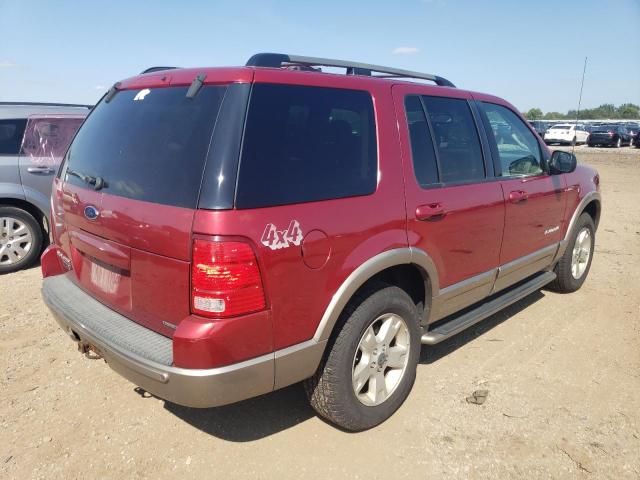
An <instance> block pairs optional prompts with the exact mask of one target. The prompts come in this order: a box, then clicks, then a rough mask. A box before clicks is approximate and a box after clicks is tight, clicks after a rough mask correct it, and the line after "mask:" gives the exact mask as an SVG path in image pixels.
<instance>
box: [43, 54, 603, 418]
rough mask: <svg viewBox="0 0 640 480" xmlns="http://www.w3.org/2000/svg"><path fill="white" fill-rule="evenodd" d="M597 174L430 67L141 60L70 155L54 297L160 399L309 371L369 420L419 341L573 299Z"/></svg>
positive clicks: (218, 395)
mask: <svg viewBox="0 0 640 480" xmlns="http://www.w3.org/2000/svg"><path fill="white" fill-rule="evenodd" d="M324 66H329V67H337V68H345V69H346V74H338V73H323V72H322V71H321V70H320V68H322V67H324ZM381 77H382V78H381ZM406 78H410V79H413V78H416V79H419V80H430V81H432V82H434V83H435V84H436V85H428V84H425V83H424V82H423V83H418V82H409V81H404V80H403V79H406ZM598 183H599V178H598V174H597V173H596V172H595V171H594V170H593V169H591V168H589V167H586V166H582V165H581V166H577V167H576V159H575V157H574V156H573V155H572V154H570V153H565V152H560V151H556V152H553V153H551V152H550V151H549V150H548V149H547V147H546V146H545V145H544V142H543V141H542V140H541V139H540V137H539V136H538V135H537V134H536V133H535V132H534V131H533V130H532V128H531V127H530V126H529V125H528V123H527V122H526V121H525V120H524V119H523V118H522V117H521V115H520V114H519V113H518V111H517V110H516V109H515V108H514V107H513V106H512V105H510V104H509V103H507V102H505V101H504V100H501V99H499V98H497V97H493V96H490V95H485V94H479V93H472V92H468V91H464V90H459V89H457V88H455V87H454V86H453V85H452V84H451V83H450V82H449V81H447V80H446V79H444V78H441V77H438V76H434V75H427V74H421V73H417V72H409V71H405V70H398V69H392V68H386V67H380V66H375V65H365V64H356V63H351V62H344V61H339V60H330V59H320V58H310V57H299V56H289V55H282V54H258V55H255V56H254V57H252V58H251V59H250V60H249V62H248V63H247V66H245V67H240V68H195V69H151V71H150V72H149V73H145V74H142V75H139V76H136V77H133V78H130V79H127V80H123V81H122V82H119V83H116V84H115V85H114V86H113V87H112V88H111V90H110V91H109V92H108V93H107V94H106V95H105V97H104V98H103V99H102V100H101V101H100V103H99V104H98V105H97V106H96V107H95V108H94V109H93V110H92V112H91V114H90V115H89V117H88V118H87V120H86V121H85V122H84V124H83V125H82V127H81V129H80V130H79V132H78V134H77V135H76V137H75V139H74V140H73V143H72V145H71V146H70V148H69V150H68V152H67V154H66V156H65V160H64V162H63V164H62V166H61V168H60V171H59V173H58V175H57V178H56V179H55V183H54V191H53V195H52V225H53V228H52V237H53V238H52V244H51V246H50V247H49V248H48V249H47V250H46V251H45V253H44V254H43V256H42V272H43V276H44V282H43V296H44V299H45V301H46V303H47V304H48V306H49V307H50V309H51V311H52V312H53V314H54V315H55V317H56V319H57V321H58V322H59V323H60V325H61V326H62V328H63V329H64V330H65V331H66V332H67V333H68V334H69V335H70V336H71V337H72V338H73V339H74V340H75V341H76V342H78V344H79V347H80V350H81V351H84V352H88V351H92V352H94V353H95V354H98V355H101V356H103V357H104V359H105V360H106V361H107V362H108V363H109V365H110V366H111V367H112V368H113V369H114V370H116V371H117V372H119V373H120V374H122V375H123V376H124V377H126V378H128V379H129V380H130V381H132V382H133V383H135V384H137V385H139V386H141V387H143V388H144V389H145V390H147V391H149V392H150V393H152V394H154V395H157V396H158V397H161V398H163V399H166V400H168V401H170V402H174V403H177V404H181V405H187V406H192V407H211V406H218V405H224V404H228V403H231V402H237V401H239V400H242V399H246V398H249V397H254V396H256V395H260V394H263V393H266V392H270V391H272V390H274V389H278V388H282V387H284V386H286V385H290V384H292V383H295V382H300V381H303V380H304V381H305V385H306V391H307V393H308V396H309V399H310V402H311V404H312V405H313V407H314V408H315V409H316V411H317V412H318V413H319V414H320V415H321V416H323V417H325V418H326V419H328V420H329V421H331V422H334V423H335V424H337V425H339V426H340V427H342V428H344V429H348V430H363V429H366V428H370V427H372V426H374V425H377V424H379V423H380V422H382V421H384V420H385V419H386V418H388V417H389V416H390V415H391V414H392V413H393V412H394V411H395V410H396V409H397V408H398V407H399V406H400V405H401V404H402V402H403V401H404V400H405V398H406V397H407V395H408V394H409V391H410V390H411V387H412V384H413V382H414V379H415V375H416V366H417V364H418V359H419V354H420V345H421V343H422V344H427V345H432V344H435V343H437V342H440V341H442V340H444V339H447V338H449V337H451V336H452V335H454V334H456V333H458V332H460V331H461V330H463V329H465V328H467V327H469V326H471V325H474V324H475V323H477V322H478V321H480V320H482V319H484V318H486V317H488V316H490V315H492V314H493V313H495V312H497V311H498V310H500V309H501V308H503V307H504V306H506V305H509V304H511V303H513V302H515V301H517V300H518V299H520V298H522V297H524V296H526V295H528V294H530V293H531V292H533V291H535V290H536V289H539V288H541V287H543V286H545V285H547V284H549V286H550V288H553V289H554V290H557V291H560V292H571V291H574V290H577V289H578V288H580V286H581V285H582V283H583V282H584V281H585V278H586V276H587V274H588V271H589V267H590V264H591V259H592V254H593V249H594V238H595V237H594V236H595V231H596V227H597V225H598V219H599V216H600V194H599V187H598Z"/></svg>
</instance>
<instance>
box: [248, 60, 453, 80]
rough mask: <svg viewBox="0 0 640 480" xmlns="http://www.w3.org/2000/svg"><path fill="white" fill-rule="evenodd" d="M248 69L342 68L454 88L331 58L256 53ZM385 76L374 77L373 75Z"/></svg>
mask: <svg viewBox="0 0 640 480" xmlns="http://www.w3.org/2000/svg"><path fill="white" fill-rule="evenodd" d="M246 66H247V67H271V68H281V67H283V66H285V67H286V66H304V67H319V66H324V67H341V68H346V69H347V75H366V76H370V77H371V76H372V77H382V78H419V79H421V80H430V81H432V82H435V84H436V85H439V86H441V87H454V88H455V85H454V84H453V83H451V82H450V81H449V80H447V79H446V78H443V77H440V76H438V75H432V74H430V73H420V72H412V71H411V70H402V69H399V68H391V67H383V66H380V65H370V64H368V63H359V62H349V61H346V60H335V59H331V58H318V57H304V56H301V55H287V54H284V53H256V54H255V55H254V56H252V57H251V58H250V59H249V60H248V61H247V63H246ZM374 72H375V73H382V74H384V75H373V73H374Z"/></svg>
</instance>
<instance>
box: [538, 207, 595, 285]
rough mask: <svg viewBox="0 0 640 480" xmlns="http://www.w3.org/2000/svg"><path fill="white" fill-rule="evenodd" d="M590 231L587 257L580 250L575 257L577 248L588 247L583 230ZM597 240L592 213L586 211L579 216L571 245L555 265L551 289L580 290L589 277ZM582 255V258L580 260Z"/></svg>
mask: <svg viewBox="0 0 640 480" xmlns="http://www.w3.org/2000/svg"><path fill="white" fill-rule="evenodd" d="M585 231H586V232H588V233H587V234H586V235H588V247H589V252H588V255H587V258H584V251H583V250H580V252H579V254H578V257H577V258H576V257H574V254H575V253H576V250H577V249H582V248H583V247H586V246H587V244H585V243H584V242H585V239H584V237H582V238H581V235H583V232H585ZM595 240H596V229H595V225H594V224H593V219H592V218H591V215H589V214H588V213H586V212H584V213H583V214H582V215H580V217H579V218H578V222H577V223H576V225H575V228H574V231H573V233H572V234H571V237H570V239H569V245H567V249H566V250H565V252H564V254H563V255H562V257H560V260H559V261H558V263H557V264H556V266H555V269H554V272H555V273H556V275H557V276H556V279H555V280H554V281H553V282H551V283H550V284H549V285H548V288H549V290H553V291H555V292H558V293H571V292H575V291H576V290H578V289H579V288H580V287H581V286H582V284H583V283H584V282H585V280H586V279H587V276H588V275H589V270H590V269H591V261H592V260H593V253H594V247H595ZM580 255H582V260H580ZM574 260H575V261H577V263H578V265H579V267H578V268H577V266H576V264H575V263H574Z"/></svg>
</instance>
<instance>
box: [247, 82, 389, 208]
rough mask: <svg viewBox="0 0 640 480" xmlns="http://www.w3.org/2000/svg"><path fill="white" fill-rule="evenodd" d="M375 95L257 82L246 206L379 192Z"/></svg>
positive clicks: (249, 129)
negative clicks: (377, 190)
mask: <svg viewBox="0 0 640 480" xmlns="http://www.w3.org/2000/svg"><path fill="white" fill-rule="evenodd" d="M375 131H376V130H375V121H374V111H373V101H372V99H371V95H370V94H369V93H367V92H363V91H357V90H345V89H334V88H321V87H309V86H296V85H272V84H257V85H254V87H253V92H252V94H251V101H250V104H249V113H248V116H247V123H246V126H245V136H244V141H243V150H242V157H241V160H240V171H239V177H238V188H237V191H236V206H237V207H238V208H257V207H266V206H275V205H286V204H293V203H302V202H312V201H318V200H328V199H336V198H344V197H352V196H358V195H367V194H370V193H373V192H374V191H375V188H376V184H377V170H378V169H377V149H376V134H375Z"/></svg>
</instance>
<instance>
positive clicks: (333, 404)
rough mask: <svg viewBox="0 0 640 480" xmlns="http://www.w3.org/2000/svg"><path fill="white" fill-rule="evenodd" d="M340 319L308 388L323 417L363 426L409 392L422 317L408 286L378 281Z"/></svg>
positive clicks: (376, 420)
mask: <svg viewBox="0 0 640 480" xmlns="http://www.w3.org/2000/svg"><path fill="white" fill-rule="evenodd" d="M340 321H341V324H342V326H341V328H340V330H339V331H338V333H337V334H336V335H335V336H334V337H332V339H331V340H330V342H329V345H328V346H327V352H326V353H325V357H324V358H323V360H322V362H321V364H320V366H319V368H318V371H317V372H316V374H315V375H314V376H313V377H311V378H310V379H308V380H307V381H306V382H305V390H306V392H307V396H308V398H309V402H310V403H311V406H312V407H313V408H314V409H315V410H316V412H317V413H318V414H319V415H320V416H322V417H324V418H325V419H326V420H328V421H330V422H331V423H334V424H335V425H337V426H339V427H341V428H343V429H345V430H349V431H362V430H366V429H368V428H372V427H374V426H376V425H378V424H380V423H382V422H384V421H385V420H386V419H387V418H389V417H390V416H391V415H392V414H393V413H394V412H395V411H396V410H397V409H398V408H399V407H400V405H402V403H403V402H404V401H405V399H406V398H407V396H408V395H409V392H410V391H411V388H412V387H413V382H414V380H415V376H416V367H417V365H418V359H419V358H420V328H419V322H420V320H419V315H418V311H417V309H416V306H415V305H414V303H413V301H412V300H411V297H409V295H407V293H406V292H405V291H404V290H402V289H400V288H398V287H394V286H389V285H386V284H380V285H377V287H376V288H372V289H369V290H367V292H365V293H363V294H361V295H358V296H357V297H355V298H354V299H353V300H352V302H351V303H350V306H349V307H347V308H346V309H345V311H344V312H343V314H342V316H341V319H340Z"/></svg>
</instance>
